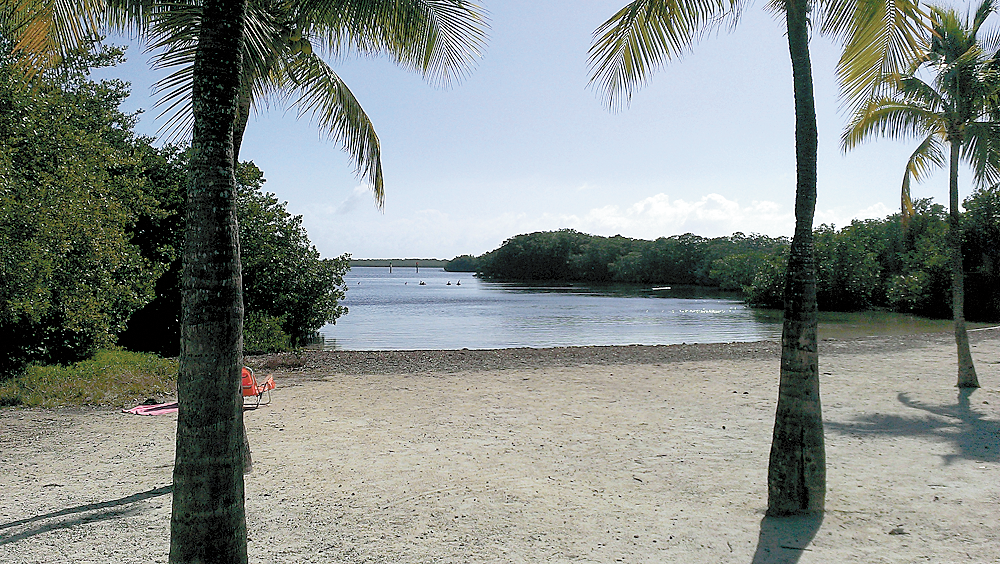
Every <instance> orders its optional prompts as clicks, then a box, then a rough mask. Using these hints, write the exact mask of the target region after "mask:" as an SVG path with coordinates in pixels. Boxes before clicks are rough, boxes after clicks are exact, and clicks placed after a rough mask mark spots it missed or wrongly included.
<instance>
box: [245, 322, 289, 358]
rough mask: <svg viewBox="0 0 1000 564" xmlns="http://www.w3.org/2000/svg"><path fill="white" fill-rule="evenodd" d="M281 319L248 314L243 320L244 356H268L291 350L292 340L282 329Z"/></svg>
mask: <svg viewBox="0 0 1000 564" xmlns="http://www.w3.org/2000/svg"><path fill="white" fill-rule="evenodd" d="M284 324H285V319H284V318H283V317H275V316H271V315H265V314H263V313H259V312H250V313H248V314H247V316H246V318H245V319H244V320H243V352H244V354H270V353H279V352H288V351H290V350H292V339H291V338H290V337H289V336H288V334H287V333H285V331H284V330H283V329H282V326H283V325H284Z"/></svg>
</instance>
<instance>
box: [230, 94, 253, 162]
mask: <svg viewBox="0 0 1000 564" xmlns="http://www.w3.org/2000/svg"><path fill="white" fill-rule="evenodd" d="M249 122H250V96H249V95H247V93H246V92H245V91H243V90H242V89H241V90H240V96H239V99H238V100H237V105H236V122H235V123H234V124H233V163H235V164H239V162H240V149H241V148H242V147H243V134H245V133H246V131H247V123H249Z"/></svg>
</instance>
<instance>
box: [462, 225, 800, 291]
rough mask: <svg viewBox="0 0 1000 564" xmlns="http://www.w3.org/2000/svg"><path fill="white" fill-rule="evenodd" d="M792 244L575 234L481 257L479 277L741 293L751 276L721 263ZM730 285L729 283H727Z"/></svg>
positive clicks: (515, 241)
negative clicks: (683, 286)
mask: <svg viewBox="0 0 1000 564" xmlns="http://www.w3.org/2000/svg"><path fill="white" fill-rule="evenodd" d="M787 245H788V241H787V239H784V238H771V237H766V236H763V235H751V236H749V237H748V236H746V235H744V234H742V233H735V234H733V235H732V236H730V237H718V238H715V239H707V238H705V237H699V236H697V235H693V234H691V233H685V234H684V235H675V236H673V237H661V238H659V239H657V240H655V241H647V240H643V239H630V238H628V237H622V236H620V235H617V236H615V237H597V236H593V235H586V234H583V233H580V232H577V231H574V230H571V229H563V230H560V231H548V232H540V233H531V234H528V235H518V236H516V237H512V238H511V239H508V240H507V241H505V242H504V243H503V245H501V246H500V248H498V249H496V250H493V251H491V252H489V253H486V254H485V255H483V256H481V257H478V258H477V259H475V260H476V262H477V263H478V269H477V272H478V274H479V275H480V276H482V277H483V278H487V279H504V280H580V281H587V282H635V283H643V284H657V283H669V284H697V285H704V286H726V287H729V288H738V287H740V286H741V285H743V284H744V283H745V282H746V280H747V276H748V275H747V274H745V273H743V274H741V273H740V272H738V265H736V264H733V265H732V266H733V271H732V272H729V271H726V272H722V271H719V272H716V273H715V274H714V275H713V265H714V263H715V261H716V260H719V259H723V258H726V257H731V256H733V255H745V256H746V259H747V260H750V261H753V260H755V258H756V257H758V256H766V255H768V254H769V253H773V252H775V251H777V250H780V249H782V248H784V247H786V246H787ZM723 280H725V283H723V282H722V281H723Z"/></svg>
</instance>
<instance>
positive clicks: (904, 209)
mask: <svg viewBox="0 0 1000 564" xmlns="http://www.w3.org/2000/svg"><path fill="white" fill-rule="evenodd" d="M947 163H948V157H947V154H946V153H945V150H944V143H943V142H942V141H941V136H940V135H938V134H937V133H931V134H930V135H928V136H927V137H925V138H924V140H923V141H921V143H920V145H918V146H917V149H916V150H915V151H913V154H911V155H910V158H909V160H908V161H907V162H906V170H905V171H904V172H903V187H902V190H900V213H901V214H902V218H903V222H904V224H905V223H906V222H907V221H908V220H909V219H910V218H912V217H913V215H914V211H913V199H912V197H911V196H910V179H911V178H912V179H913V180H916V181H917V182H922V181H923V179H924V178H925V177H926V176H927V174H928V172H929V171H930V169H931V168H941V167H943V166H945V165H946V164H947Z"/></svg>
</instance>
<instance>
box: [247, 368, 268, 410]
mask: <svg viewBox="0 0 1000 564" xmlns="http://www.w3.org/2000/svg"><path fill="white" fill-rule="evenodd" d="M273 389H274V377H273V376H271V375H270V374H268V375H267V379H265V380H264V381H263V382H260V383H258V382H257V378H255V377H254V375H253V370H251V369H250V367H248V366H244V367H243V408H244V409H257V408H258V407H260V406H262V405H267V404H269V403H271V390H273ZM264 394H267V401H265V402H261V399H262V398H263V397H264Z"/></svg>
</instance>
